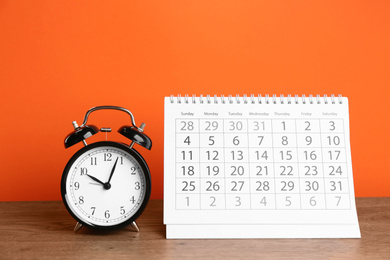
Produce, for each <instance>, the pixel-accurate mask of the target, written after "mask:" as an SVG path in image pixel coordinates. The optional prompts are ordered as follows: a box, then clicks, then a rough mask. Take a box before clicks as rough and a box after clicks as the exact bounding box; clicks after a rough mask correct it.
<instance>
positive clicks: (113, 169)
mask: <svg viewBox="0 0 390 260" xmlns="http://www.w3.org/2000/svg"><path fill="white" fill-rule="evenodd" d="M118 159H119V157H116V160H115V163H114V166H113V167H112V170H111V173H110V178H108V182H107V183H110V181H111V178H112V175H114V171H115V168H116V163H117V162H118Z"/></svg>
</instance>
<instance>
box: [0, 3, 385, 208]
mask: <svg viewBox="0 0 390 260" xmlns="http://www.w3.org/2000/svg"><path fill="white" fill-rule="evenodd" d="M0 87H1V92H0V106H1V110H0V122H1V130H0V131H1V132H0V133H1V135H0V138H1V149H0V162H1V164H0V165H1V169H0V200H1V201H15V200H60V198H61V197H60V185H59V184H60V179H61V174H62V170H63V168H64V166H65V164H66V162H67V160H68V159H69V158H70V157H71V155H72V154H74V153H75V152H76V150H78V149H80V148H81V147H82V144H78V145H76V146H75V147H71V148H69V149H67V150H65V148H64V146H63V140H64V138H65V136H66V135H67V134H68V133H69V132H71V131H72V130H73V128H72V124H71V122H72V121H73V120H77V121H78V122H79V123H81V121H82V119H83V117H84V114H85V112H86V111H87V110H88V109H89V108H90V107H93V106H97V105H105V104H112V105H119V106H123V107H126V108H128V109H130V110H131V111H132V112H133V113H134V115H135V119H136V122H137V124H139V123H141V122H145V123H146V128H145V132H146V133H147V134H148V135H149V136H150V137H151V138H152V140H153V148H152V151H147V150H145V149H141V148H139V151H140V152H141V153H142V154H143V155H144V157H146V160H147V161H148V162H149V166H150V168H151V172H152V182H153V192H152V198H162V189H163V137H164V136H163V124H164V118H163V97H164V96H167V95H171V94H175V95H177V94H181V95H184V94H187V93H188V94H197V95H200V94H217V95H221V94H224V95H229V94H240V95H242V94H284V95H287V94H306V95H307V94H328V95H329V94H332V93H334V94H342V95H344V96H348V97H349V99H350V100H349V101H350V120H351V145H352V160H353V169H354V179H355V191H356V195H357V196H390V189H389V184H390V171H389V154H390V153H389V148H390V134H389V128H390V120H389V115H390V90H389V89H390V2H389V1H368V0H367V1H321V2H320V1H226V0H222V1H139V2H136V1H39V0H38V1H4V0H3V1H1V2H0ZM128 122H129V119H128V117H127V116H126V115H125V114H122V113H120V112H116V111H111V112H101V113H100V112H96V113H94V114H92V116H91V118H90V121H89V123H91V124H96V125H97V126H99V127H104V126H111V127H112V128H114V129H116V128H118V127H119V126H121V125H123V124H127V123H128ZM99 138H100V139H101V138H103V139H104V138H105V135H104V134H103V133H101V134H99V136H98V135H95V136H94V137H92V138H91V139H90V140H89V139H88V140H89V142H92V141H95V140H98V139H99ZM108 138H109V139H111V140H113V139H115V140H121V141H124V139H121V137H119V136H118V135H117V134H115V133H110V134H109V135H108Z"/></svg>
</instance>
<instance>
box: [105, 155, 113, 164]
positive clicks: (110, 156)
mask: <svg viewBox="0 0 390 260" xmlns="http://www.w3.org/2000/svg"><path fill="white" fill-rule="evenodd" d="M111 158H112V154H111V153H104V161H105V162H109V161H112V159H111Z"/></svg>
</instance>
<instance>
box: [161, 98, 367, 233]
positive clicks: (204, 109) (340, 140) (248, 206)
mask: <svg viewBox="0 0 390 260" xmlns="http://www.w3.org/2000/svg"><path fill="white" fill-rule="evenodd" d="M164 127H165V129H164V131H165V140H164V224H166V237H167V238H341V237H345V238H358V237H360V230H359V225H358V219H357V214H356V207H355V197H354V186H353V176H352V163H351V150H350V142H349V115H348V99H347V98H346V97H341V96H338V97H335V96H333V95H332V96H330V97H327V96H326V95H325V96H321V97H320V96H315V97H313V96H311V95H310V96H308V97H305V96H290V95H289V96H286V97H284V96H272V97H269V96H268V95H266V96H261V95H258V96H254V95H251V96H245V95H244V96H233V97H232V96H227V97H224V96H211V97H210V96H199V97H196V96H191V97H188V96H184V97H181V96H171V97H165V126H164Z"/></svg>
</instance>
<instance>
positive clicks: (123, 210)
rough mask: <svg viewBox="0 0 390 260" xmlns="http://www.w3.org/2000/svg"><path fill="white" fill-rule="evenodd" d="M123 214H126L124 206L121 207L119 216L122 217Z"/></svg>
mask: <svg viewBox="0 0 390 260" xmlns="http://www.w3.org/2000/svg"><path fill="white" fill-rule="evenodd" d="M125 213H126V210H125V207H124V206H121V209H120V214H121V215H124V214H125Z"/></svg>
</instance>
